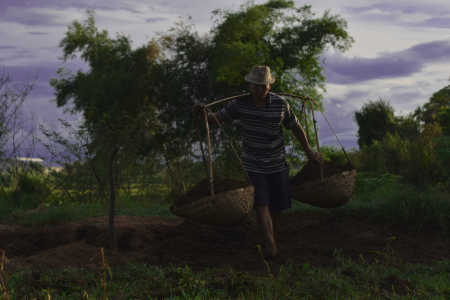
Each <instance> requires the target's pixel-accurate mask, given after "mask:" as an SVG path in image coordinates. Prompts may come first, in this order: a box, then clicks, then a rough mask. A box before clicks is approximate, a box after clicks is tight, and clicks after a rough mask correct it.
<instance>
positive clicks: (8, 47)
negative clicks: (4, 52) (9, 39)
mask: <svg viewBox="0 0 450 300" xmlns="http://www.w3.org/2000/svg"><path fill="white" fill-rule="evenodd" d="M14 48H17V47H14V46H3V45H0V49H14Z"/></svg>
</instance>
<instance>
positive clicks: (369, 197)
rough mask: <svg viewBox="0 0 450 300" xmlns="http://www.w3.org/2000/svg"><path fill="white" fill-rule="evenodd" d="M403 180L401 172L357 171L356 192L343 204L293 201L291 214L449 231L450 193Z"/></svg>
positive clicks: (445, 232) (414, 228) (413, 228)
mask: <svg viewBox="0 0 450 300" xmlns="http://www.w3.org/2000/svg"><path fill="white" fill-rule="evenodd" d="M401 181H402V177H401V176H398V175H392V174H384V175H381V176H378V177H375V178H371V177H367V173H364V172H360V173H357V183H356V188H355V193H354V195H353V197H352V198H351V199H350V201H349V202H348V203H347V204H345V205H344V206H342V207H340V208H335V209H323V208H316V207H312V206H309V205H306V204H301V203H299V202H297V201H294V205H293V209H291V211H290V212H289V214H292V215H296V216H301V215H311V214H316V215H324V216H331V217H335V218H341V219H348V218H357V219H364V220H366V221H368V222H379V221H383V222H388V223H390V224H392V225H408V226H410V228H411V229H412V230H417V229H421V228H424V227H427V228H430V227H435V228H440V229H441V230H442V231H443V233H444V234H447V233H448V231H449V229H450V193H449V192H448V191H446V190H441V189H440V188H439V187H427V188H418V187H415V186H412V185H409V184H403V183H401Z"/></svg>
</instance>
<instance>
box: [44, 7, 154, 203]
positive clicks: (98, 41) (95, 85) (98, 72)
mask: <svg viewBox="0 0 450 300" xmlns="http://www.w3.org/2000/svg"><path fill="white" fill-rule="evenodd" d="M59 46H60V47H61V48H62V49H63V56H62V58H61V59H62V61H63V62H66V61H67V60H72V59H75V58H76V57H77V54H78V53H81V54H80V58H81V59H82V60H83V61H84V62H86V63H87V64H88V65H89V69H88V71H82V70H78V71H77V72H76V73H72V72H71V71H70V70H68V69H66V68H64V67H62V68H60V69H59V70H58V74H59V76H60V78H59V79H56V78H53V79H52V80H51V81H50V85H52V86H53V87H54V88H55V95H56V99H55V102H56V105H57V106H58V107H64V108H65V112H70V113H78V112H81V113H82V114H83V119H82V120H81V123H79V124H77V125H76V126H73V125H72V124H70V123H68V122H66V121H64V120H60V121H61V124H60V125H59V126H58V127H57V126H53V127H51V128H43V127H41V129H42V130H43V132H44V134H45V135H46V136H47V138H49V140H50V142H49V143H47V144H46V147H47V149H48V150H49V151H52V152H53V154H54V155H55V156H56V157H58V158H59V164H60V165H67V164H69V165H70V164H71V163H73V160H74V159H78V163H79V166H80V167H81V168H84V169H85V170H86V172H85V174H86V177H85V180H84V181H85V182H84V183H83V184H81V186H80V188H81V189H82V190H84V189H86V187H87V186H89V189H91V190H95V191H96V192H97V195H98V196H100V198H102V199H103V201H106V199H107V198H108V192H109V188H108V178H109V175H108V161H109V156H110V153H111V150H112V149H113V147H114V146H115V145H118V146H119V149H120V151H119V154H118V158H117V160H116V165H117V168H118V169H120V173H117V172H116V176H118V177H119V178H118V179H119V181H120V179H123V180H122V181H120V184H121V185H123V184H125V183H124V182H127V181H128V182H129V175H131V174H132V173H133V174H134V173H135V171H134V169H135V168H137V167H138V165H139V162H142V161H148V160H149V157H155V156H157V154H156V153H158V149H159V151H161V148H160V147H159V144H158V143H153V142H152V141H151V139H152V137H153V136H154V135H155V131H156V130H158V128H159V125H158V121H157V120H156V106H155V99H153V97H154V90H155V85H154V84H153V82H154V81H155V80H154V72H153V69H154V67H155V64H156V60H157V58H158V56H159V48H158V45H157V44H156V43H155V42H154V41H150V42H149V43H148V44H146V45H143V46H141V47H138V48H136V49H133V48H132V43H131V41H130V39H129V38H128V37H125V36H123V35H117V37H116V38H115V39H114V38H111V37H109V35H108V32H107V31H106V30H103V31H99V30H98V29H97V27H96V26H95V18H94V13H93V12H89V11H88V19H87V20H86V21H84V22H83V23H80V22H78V21H74V22H73V23H72V25H71V26H69V27H68V31H67V32H66V34H65V37H64V38H63V39H62V40H61V42H60V44H59ZM61 127H62V128H63V129H65V130H66V131H68V133H69V135H70V137H71V139H67V138H66V133H63V132H61V131H60V130H59V129H60V128H61ZM56 149H59V150H60V153H56ZM64 153H65V154H64ZM61 154H63V155H61ZM154 164H156V161H155V162H154V163H153V165H154ZM77 171H80V169H77ZM78 174H80V173H79V172H78ZM123 176H124V177H123ZM121 177H123V178H121ZM75 178H78V179H81V177H79V176H77V177H75ZM116 179H117V178H116ZM86 181H87V182H89V184H88V183H86ZM93 185H94V186H96V187H95V188H92V187H93Z"/></svg>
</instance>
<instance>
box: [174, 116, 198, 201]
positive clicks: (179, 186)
mask: <svg viewBox="0 0 450 300" xmlns="http://www.w3.org/2000/svg"><path fill="white" fill-rule="evenodd" d="M194 120H195V114H194V117H193V118H192V122H191V128H190V129H189V136H188V139H187V142H186V151H185V153H184V158H183V163H182V164H181V172H180V181H179V183H178V192H177V197H176V198H175V200H174V201H173V204H174V205H175V204H177V199H178V197H179V196H180V190H181V181H182V178H181V174H183V173H184V170H183V166H185V162H186V156H187V153H188V149H189V142H190V140H191V133H192V129H193V128H194Z"/></svg>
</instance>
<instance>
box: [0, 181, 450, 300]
mask: <svg viewBox="0 0 450 300" xmlns="http://www.w3.org/2000/svg"><path fill="white" fill-rule="evenodd" d="M397 181H398V178H397V177H395V176H392V175H385V176H380V177H378V178H364V176H363V174H362V175H360V176H359V178H358V186H357V189H356V193H355V195H354V197H353V198H352V200H351V201H350V202H349V203H348V204H346V205H344V206H343V207H341V208H338V209H333V210H326V209H319V208H314V207H311V206H308V205H304V204H300V203H298V202H295V203H294V207H293V208H292V209H291V210H289V211H288V212H287V213H286V214H285V215H284V221H283V227H282V229H281V231H280V233H279V238H278V247H279V250H280V256H279V257H278V258H277V259H275V260H268V261H265V260H264V259H263V258H262V255H261V252H260V250H259V249H260V247H264V245H263V242H262V237H261V234H260V232H259V229H258V228H257V227H256V225H255V221H254V216H252V217H251V218H250V219H249V220H247V221H246V222H245V223H244V224H242V225H240V226H237V227H232V228H220V227H214V226H207V225H202V224H199V223H196V222H194V221H191V220H186V219H182V218H178V217H173V216H171V215H170V213H169V212H168V205H156V206H154V207H153V208H151V209H150V208H149V207H150V206H148V207H147V210H146V209H143V208H141V209H139V208H138V207H134V208H133V207H132V205H131V204H130V205H125V204H124V203H121V200H120V199H119V203H118V207H119V209H118V211H117V214H118V215H117V216H116V217H115V226H116V238H117V245H118V250H117V251H111V250H109V240H108V230H107V226H108V224H107V223H108V217H107V216H106V213H105V211H106V210H105V209H104V208H103V209H102V208H101V207H100V208H99V207H98V206H95V205H92V206H91V207H89V206H84V208H83V209H84V210H83V209H82V207H83V206H76V207H74V206H67V205H62V206H59V207H53V208H48V209H45V210H43V211H36V212H33V213H29V214H27V213H26V212H25V213H18V214H17V215H15V216H14V218H13V219H11V217H9V218H4V219H3V221H2V223H3V224H2V225H0V249H2V250H4V251H5V257H6V258H7V259H8V261H9V262H8V263H6V260H5V261H4V263H3V267H4V271H3V273H2V275H3V276H2V278H4V279H5V280H6V279H7V280H6V284H5V286H4V291H6V292H7V294H4V296H3V298H4V299H7V298H5V297H6V296H5V295H11V296H12V298H11V299H33V298H36V299H50V298H51V299H81V298H84V299H102V298H105V297H108V298H109V299H147V298H148V299H166V298H168V299H211V298H217V299H274V297H275V298H278V299H290V298H309V299H349V298H354V299H355V298H358V299H402V298H422V299H429V298H434V299H447V298H448V297H449V296H450V278H449V275H448V274H449V273H450V241H449V239H448V234H447V232H448V224H449V222H448V221H449V212H450V209H449V208H450V202H449V197H448V193H447V192H445V191H444V192H443V191H439V190H432V189H431V190H430V189H429V190H426V189H425V190H424V189H416V188H413V187H410V186H405V185H403V184H400V183H398V182H397ZM102 249H104V254H103V255H102V253H101V250H102ZM103 259H105V261H106V265H105V264H104V263H103ZM111 276H112V277H111ZM0 299H1V298H0Z"/></svg>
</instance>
